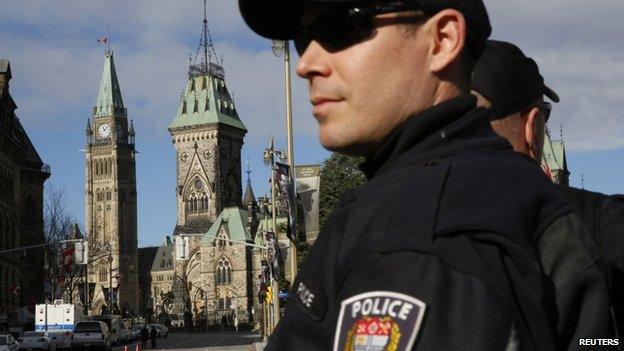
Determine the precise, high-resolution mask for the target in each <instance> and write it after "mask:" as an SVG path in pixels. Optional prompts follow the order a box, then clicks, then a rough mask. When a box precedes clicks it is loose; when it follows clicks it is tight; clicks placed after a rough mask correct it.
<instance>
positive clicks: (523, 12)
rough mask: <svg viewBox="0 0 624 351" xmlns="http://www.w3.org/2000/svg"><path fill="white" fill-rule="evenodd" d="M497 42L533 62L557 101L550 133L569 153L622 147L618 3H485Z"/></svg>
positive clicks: (621, 7)
mask: <svg viewBox="0 0 624 351" xmlns="http://www.w3.org/2000/svg"><path fill="white" fill-rule="evenodd" d="M486 5H487V6H488V11H489V13H490V17H491V20H492V27H493V35H492V37H493V38H495V39H498V40H506V41H510V42H512V43H514V44H516V45H518V46H519V47H520V48H521V49H522V50H523V51H524V52H525V54H527V55H528V56H530V57H532V58H533V59H535V61H536V62H537V63H538V65H539V66H540V71H541V73H542V75H543V76H544V78H545V80H546V82H547V84H548V85H549V86H550V87H551V88H553V89H554V90H555V91H557V93H558V94H559V96H560V97H561V102H560V103H559V104H555V106H554V110H553V115H552V117H551V122H550V124H551V129H552V130H553V133H554V134H556V135H558V134H559V125H560V124H562V125H563V130H564V138H565V140H566V145H567V147H568V149H569V150H572V151H594V150H595V151H598V150H607V149H614V148H619V147H622V146H624V119H623V118H622V112H621V110H622V100H621V97H622V96H624V85H622V84H621V82H622V81H623V79H624V50H623V49H624V39H623V38H622V33H624V22H623V21H622V20H621V15H622V14H623V13H624V1H621V0H603V1H600V2H599V3H589V2H587V1H581V0H550V1H539V0H505V1H490V2H488V3H487V4H486Z"/></svg>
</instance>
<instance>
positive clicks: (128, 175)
mask: <svg viewBox="0 0 624 351" xmlns="http://www.w3.org/2000/svg"><path fill="white" fill-rule="evenodd" d="M86 136H87V145H86V184H85V212H86V215H85V223H86V233H87V237H88V238H90V240H91V241H93V242H94V243H98V246H99V247H103V249H102V251H103V252H110V255H100V257H98V258H97V259H95V261H93V262H91V263H90V265H89V282H90V283H91V284H93V289H94V291H92V292H91V293H92V296H93V299H92V303H91V312H92V313H93V314H100V313H105V312H108V311H109V308H110V306H109V305H110V303H109V302H110V300H111V299H110V298H109V295H108V294H109V290H110V289H111V287H112V291H113V295H114V296H116V298H117V299H116V301H113V306H112V311H113V312H116V313H121V314H123V315H128V314H130V313H133V312H138V308H139V301H138V294H137V291H138V289H139V280H138V268H139V267H138V247H137V209H136V206H137V203H136V198H137V194H136V170H135V149H134V126H133V125H132V122H130V123H128V117H127V111H126V108H125V107H124V105H123V100H122V98H121V91H120V88H119V82H118V80H117V73H116V72H115V65H114V61H113V53H112V52H111V51H107V52H106V54H105V59H104V71H103V73H102V81H101V83H100V91H99V95H98V99H97V103H96V106H95V107H94V108H93V121H89V123H88V124H87V129H86ZM110 259H112V263H111V262H109V260H110Z"/></svg>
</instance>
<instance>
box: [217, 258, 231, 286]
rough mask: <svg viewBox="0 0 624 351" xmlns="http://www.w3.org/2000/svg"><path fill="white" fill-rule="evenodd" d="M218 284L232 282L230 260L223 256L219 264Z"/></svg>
mask: <svg viewBox="0 0 624 351" xmlns="http://www.w3.org/2000/svg"><path fill="white" fill-rule="evenodd" d="M216 275H217V279H216V280H217V285H224V284H230V283H231V282H232V266H231V265H230V261H229V260H228V259H227V258H225V257H222V258H221V260H219V263H218V264H217V271H216Z"/></svg>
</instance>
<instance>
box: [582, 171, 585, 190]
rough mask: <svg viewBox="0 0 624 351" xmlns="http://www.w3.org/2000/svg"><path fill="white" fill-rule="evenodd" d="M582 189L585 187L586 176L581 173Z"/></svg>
mask: <svg viewBox="0 0 624 351" xmlns="http://www.w3.org/2000/svg"><path fill="white" fill-rule="evenodd" d="M581 189H585V176H584V175H583V173H581Z"/></svg>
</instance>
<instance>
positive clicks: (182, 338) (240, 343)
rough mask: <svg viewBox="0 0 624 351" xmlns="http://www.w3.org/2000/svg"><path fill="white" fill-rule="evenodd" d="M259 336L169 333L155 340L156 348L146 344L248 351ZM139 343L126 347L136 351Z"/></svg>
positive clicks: (120, 350) (120, 348) (115, 350)
mask: <svg viewBox="0 0 624 351" xmlns="http://www.w3.org/2000/svg"><path fill="white" fill-rule="evenodd" d="M259 337H260V335H259V334H257V333H251V332H238V333H237V332H233V331H223V332H222V331H213V332H205V333H171V334H169V336H168V337H167V338H160V339H156V348H155V349H151V348H150V347H149V346H150V342H149V340H148V342H147V346H148V347H147V349H148V350H188V351H192V350H197V351H199V350H211V351H221V350H223V351H225V350H227V351H230V350H236V351H248V350H251V344H252V342H254V341H257V340H258V339H259ZM137 344H138V345H140V344H141V342H140V341H137V342H133V343H132V344H129V345H127V346H128V351H136V346H137ZM124 346H126V345H121V346H119V345H118V346H116V347H114V348H113V351H123V349H124Z"/></svg>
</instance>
